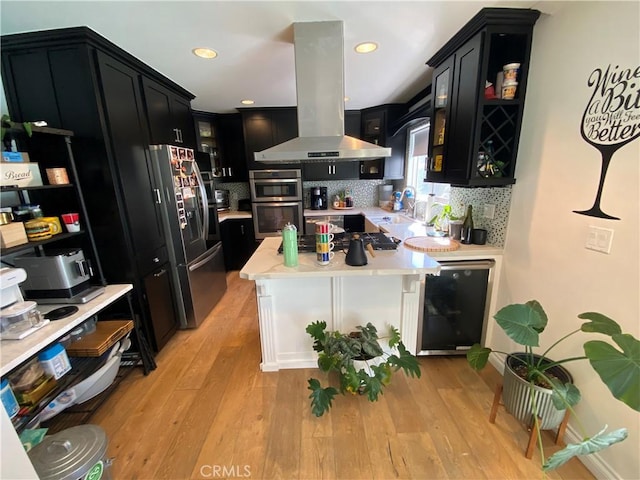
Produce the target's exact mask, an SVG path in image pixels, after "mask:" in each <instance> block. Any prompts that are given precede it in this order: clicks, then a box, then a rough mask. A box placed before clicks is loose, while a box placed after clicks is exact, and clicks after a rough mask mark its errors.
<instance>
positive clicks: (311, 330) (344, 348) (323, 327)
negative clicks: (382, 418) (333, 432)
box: [306, 321, 421, 417]
mask: <svg viewBox="0 0 640 480" xmlns="http://www.w3.org/2000/svg"><path fill="white" fill-rule="evenodd" d="M356 329H357V331H354V332H351V333H348V334H345V333H341V332H337V331H328V330H327V323H326V322H323V321H316V322H313V323H311V324H310V325H308V326H307V328H306V332H307V333H308V334H309V335H310V336H311V338H313V340H314V342H313V349H314V350H315V351H316V352H318V367H319V368H320V370H322V371H323V372H327V373H329V374H332V373H335V374H337V376H338V379H339V388H338V389H336V388H335V387H333V386H327V387H323V386H322V384H321V383H320V381H319V380H318V379H316V378H310V379H309V380H308V384H309V386H308V389H309V390H311V394H310V395H309V398H310V399H311V411H312V412H313V414H314V415H315V416H316V417H320V416H322V415H323V414H324V413H326V412H327V411H328V410H329V409H330V408H331V404H332V402H333V400H334V398H335V396H336V395H337V394H338V393H342V394H343V395H344V394H345V393H347V392H349V393H351V394H353V395H356V394H361V395H366V396H367V398H368V399H369V400H370V401H372V402H375V401H376V400H378V396H379V395H382V393H383V389H384V388H385V387H386V386H387V385H389V383H390V382H391V376H392V374H393V372H396V371H398V370H400V369H402V370H403V371H404V372H405V374H406V375H408V376H410V377H417V378H420V374H421V372H420V365H419V364H418V360H417V358H416V357H415V356H414V355H412V354H411V353H410V352H409V351H408V350H407V349H406V347H405V346H404V344H403V343H402V341H401V340H400V332H399V331H398V330H397V329H396V328H395V327H393V326H390V327H389V334H388V336H387V337H383V338H384V339H386V340H387V342H386V343H387V345H388V347H389V348H388V349H386V350H385V349H384V348H383V347H382V345H381V344H380V342H379V340H382V338H378V331H377V329H376V328H375V326H373V325H372V324H371V323H367V325H366V326H357V327H356Z"/></svg>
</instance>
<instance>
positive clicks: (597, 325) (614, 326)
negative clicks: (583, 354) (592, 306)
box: [578, 312, 622, 336]
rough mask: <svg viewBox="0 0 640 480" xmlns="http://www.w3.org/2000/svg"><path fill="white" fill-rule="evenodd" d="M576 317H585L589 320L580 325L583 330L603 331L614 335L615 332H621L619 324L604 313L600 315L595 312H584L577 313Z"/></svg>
mask: <svg viewBox="0 0 640 480" xmlns="http://www.w3.org/2000/svg"><path fill="white" fill-rule="evenodd" d="M578 318H585V319H587V320H591V321H590V322H585V323H583V324H582V326H581V327H580V330H582V331H583V332H594V333H603V334H605V335H609V336H612V335H615V334H616V333H622V329H621V328H620V325H618V323H617V322H616V321H615V320H611V319H610V318H609V317H607V316H606V315H602V314H601V313H597V312H584V313H581V314H580V315H578Z"/></svg>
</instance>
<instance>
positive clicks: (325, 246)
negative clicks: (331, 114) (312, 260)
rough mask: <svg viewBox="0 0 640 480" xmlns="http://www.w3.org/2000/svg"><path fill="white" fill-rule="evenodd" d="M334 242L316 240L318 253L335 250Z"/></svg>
mask: <svg viewBox="0 0 640 480" xmlns="http://www.w3.org/2000/svg"><path fill="white" fill-rule="evenodd" d="M334 247H335V245H334V244H333V242H316V253H327V252H330V251H332V250H333V248H334Z"/></svg>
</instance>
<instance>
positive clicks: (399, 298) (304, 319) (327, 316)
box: [240, 237, 440, 371]
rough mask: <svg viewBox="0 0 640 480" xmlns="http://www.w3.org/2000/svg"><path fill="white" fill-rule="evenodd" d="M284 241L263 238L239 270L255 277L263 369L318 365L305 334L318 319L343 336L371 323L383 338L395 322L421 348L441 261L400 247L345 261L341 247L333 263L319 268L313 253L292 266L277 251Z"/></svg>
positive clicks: (410, 346)
mask: <svg viewBox="0 0 640 480" xmlns="http://www.w3.org/2000/svg"><path fill="white" fill-rule="evenodd" d="M279 245H280V239H279V238H275V237H274V238H267V239H265V240H264V241H263V242H262V244H261V245H260V247H259V248H258V249H257V250H256V252H255V253H254V254H253V256H252V257H251V258H250V259H249V261H248V262H247V264H246V265H245V266H244V268H243V269H242V271H241V272H240V276H241V277H242V278H247V279H249V280H255V282H256V296H257V301H258V319H259V323H260V342H261V347H262V363H261V365H260V367H261V369H262V371H277V370H279V369H281V368H314V367H316V366H317V364H316V359H317V355H316V352H314V351H313V341H312V339H311V337H310V336H309V334H307V333H306V327H307V325H309V324H310V323H312V322H315V321H325V322H326V323H327V329H328V330H331V331H333V330H337V331H340V332H343V333H348V332H351V331H354V330H356V328H355V327H356V326H357V325H366V324H367V323H368V322H371V323H372V324H373V325H374V326H375V327H376V329H377V330H378V335H379V337H381V338H382V337H384V336H386V335H387V334H388V331H389V326H391V325H392V326H394V327H396V328H397V329H398V330H399V331H400V335H401V338H402V342H403V343H404V345H405V346H406V347H407V349H408V350H409V351H410V352H412V353H414V354H415V353H416V347H417V332H418V319H419V318H420V317H421V315H420V312H421V310H422V308H423V304H424V303H423V302H424V280H425V275H426V274H437V273H438V272H439V270H440V265H439V264H438V263H437V262H436V261H435V260H433V259H432V258H431V257H429V256H428V255H426V254H423V253H419V252H411V251H408V250H406V249H404V248H403V247H402V246H400V247H399V248H398V250H397V251H386V252H382V251H376V256H375V257H373V258H372V257H369V258H368V262H369V263H368V264H367V265H366V266H363V267H352V266H349V265H346V264H345V262H344V258H345V254H344V253H343V252H337V253H336V254H335V257H334V259H333V260H332V261H331V264H330V265H328V266H321V265H317V264H316V262H315V257H316V255H315V254H313V253H301V254H300V255H299V266H298V267H293V268H288V267H285V266H284V265H282V261H283V259H282V255H278V253H277V250H278V246H279ZM383 341H384V340H383Z"/></svg>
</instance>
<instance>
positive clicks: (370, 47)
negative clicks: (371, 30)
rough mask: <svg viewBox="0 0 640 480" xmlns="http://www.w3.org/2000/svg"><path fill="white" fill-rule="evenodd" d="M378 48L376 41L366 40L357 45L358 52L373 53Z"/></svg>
mask: <svg viewBox="0 0 640 480" xmlns="http://www.w3.org/2000/svg"><path fill="white" fill-rule="evenodd" d="M377 49H378V44H377V43H374V42H364V43H359V44H358V45H356V48H355V50H356V52H358V53H371V52H373V51H374V50H377Z"/></svg>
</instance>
